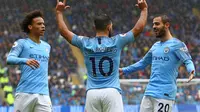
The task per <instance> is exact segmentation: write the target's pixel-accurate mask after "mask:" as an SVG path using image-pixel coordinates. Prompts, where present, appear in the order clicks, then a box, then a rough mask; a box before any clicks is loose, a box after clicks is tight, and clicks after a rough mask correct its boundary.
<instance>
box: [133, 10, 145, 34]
mask: <svg viewBox="0 0 200 112" xmlns="http://www.w3.org/2000/svg"><path fill="white" fill-rule="evenodd" d="M147 16H148V9H147V8H144V9H143V10H142V11H141V13H140V18H139V20H138V21H137V23H136V24H135V26H134V28H133V29H132V31H133V33H134V37H137V36H139V34H140V33H141V32H142V31H143V29H144V27H145V25H146V23H147Z"/></svg>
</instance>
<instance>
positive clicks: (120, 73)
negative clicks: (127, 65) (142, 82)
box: [119, 68, 124, 76]
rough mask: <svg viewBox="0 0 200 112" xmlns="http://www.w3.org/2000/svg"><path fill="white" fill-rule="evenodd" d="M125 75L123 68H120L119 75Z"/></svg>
mask: <svg viewBox="0 0 200 112" xmlns="http://www.w3.org/2000/svg"><path fill="white" fill-rule="evenodd" d="M123 75H124V73H123V71H122V68H119V76H123Z"/></svg>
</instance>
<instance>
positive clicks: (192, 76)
mask: <svg viewBox="0 0 200 112" xmlns="http://www.w3.org/2000/svg"><path fill="white" fill-rule="evenodd" d="M193 78H194V75H193V74H191V75H190V77H189V79H188V82H190V81H191V80H192V79H193Z"/></svg>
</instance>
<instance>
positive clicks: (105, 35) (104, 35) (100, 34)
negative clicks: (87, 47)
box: [96, 31, 108, 37]
mask: <svg viewBox="0 0 200 112" xmlns="http://www.w3.org/2000/svg"><path fill="white" fill-rule="evenodd" d="M96 37H108V33H107V32H103V31H102V32H97V33H96Z"/></svg>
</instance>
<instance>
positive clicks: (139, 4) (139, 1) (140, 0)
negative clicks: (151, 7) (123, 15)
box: [136, 0, 148, 10]
mask: <svg viewBox="0 0 200 112" xmlns="http://www.w3.org/2000/svg"><path fill="white" fill-rule="evenodd" d="M136 6H137V7H138V8H140V9H141V10H143V9H145V8H148V5H147V2H146V0H137V4H136Z"/></svg>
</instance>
